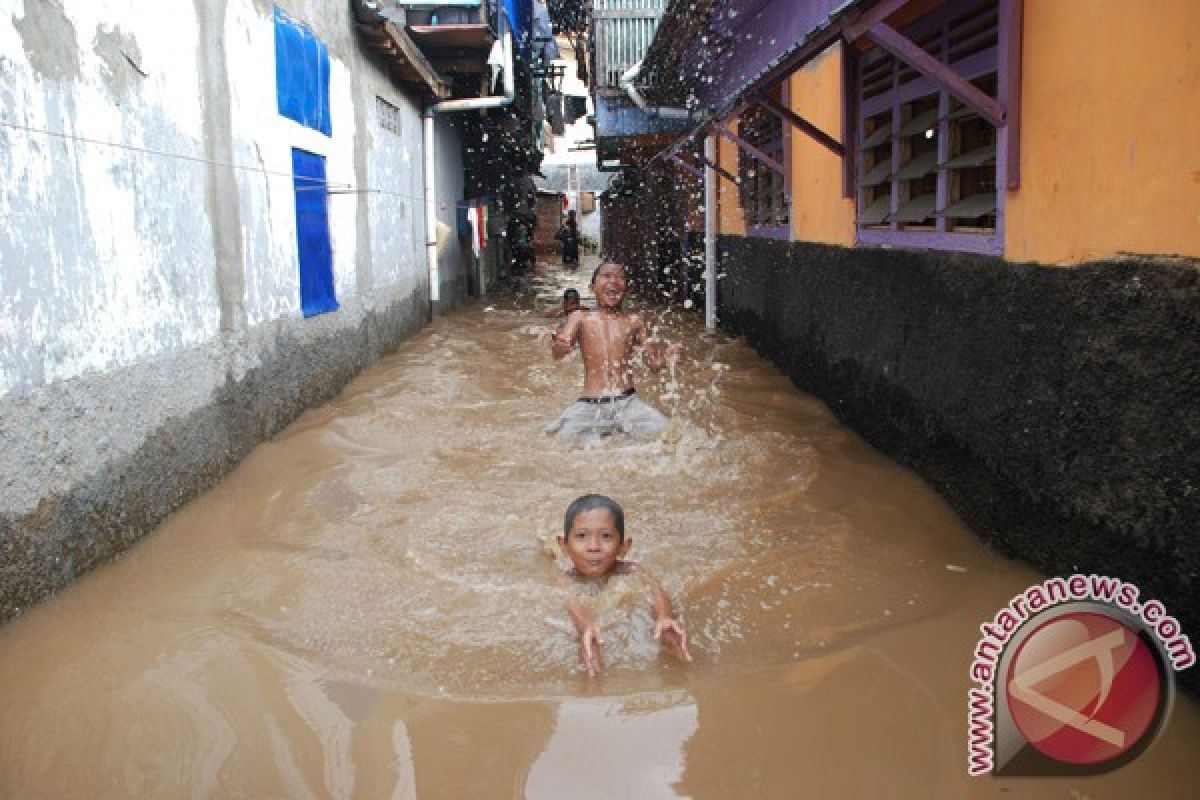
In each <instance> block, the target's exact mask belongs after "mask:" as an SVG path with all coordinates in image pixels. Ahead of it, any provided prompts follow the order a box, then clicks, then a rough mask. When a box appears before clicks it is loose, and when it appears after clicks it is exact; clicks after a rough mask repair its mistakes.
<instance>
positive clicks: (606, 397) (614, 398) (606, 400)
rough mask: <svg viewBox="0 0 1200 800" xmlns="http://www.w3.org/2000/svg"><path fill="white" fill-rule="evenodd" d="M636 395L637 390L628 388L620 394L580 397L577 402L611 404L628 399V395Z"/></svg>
mask: <svg viewBox="0 0 1200 800" xmlns="http://www.w3.org/2000/svg"><path fill="white" fill-rule="evenodd" d="M636 393H637V389H634V388H633V387H632V386H630V387H629V388H628V389H626V390H625V391H623V392H621V393H620V394H606V395H604V396H602V397H581V398H579V402H581V403H612V402H614V401H617V400H622V399H624V398H626V397H629V396H630V395H633V394H636Z"/></svg>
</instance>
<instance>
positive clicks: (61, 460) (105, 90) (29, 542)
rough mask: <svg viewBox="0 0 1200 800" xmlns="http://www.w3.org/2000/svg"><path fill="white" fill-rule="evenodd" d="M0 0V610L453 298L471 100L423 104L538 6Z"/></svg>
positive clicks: (200, 484)
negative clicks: (433, 109) (448, 109)
mask: <svg viewBox="0 0 1200 800" xmlns="http://www.w3.org/2000/svg"><path fill="white" fill-rule="evenodd" d="M2 5H3V6H4V9H3V11H4V13H3V14H0V98H2V106H3V109H4V110H3V112H2V114H3V116H2V118H0V170H2V171H3V173H4V175H5V180H4V183H3V187H2V188H0V290H2V291H0V619H3V618H7V617H10V616H12V615H14V614H16V613H19V612H20V610H21V609H23V608H25V607H27V606H28V605H30V604H31V603H33V602H35V601H36V600H37V599H38V598H40V597H42V596H44V595H45V594H47V593H48V592H51V591H53V590H55V589H56V588H58V587H60V586H62V585H64V584H65V583H67V582H68V581H70V580H71V579H73V578H74V577H75V576H76V575H78V574H79V573H81V572H83V571H85V570H86V569H88V568H89V567H91V566H92V565H94V564H96V563H98V562H100V561H102V560H104V559H105V558H108V557H110V556H111V555H113V554H115V553H118V552H120V551H121V550H122V549H124V548H125V547H127V546H128V545H129V544H131V543H132V542H133V541H135V540H137V539H138V538H139V537H141V536H142V535H144V534H145V533H147V532H148V531H150V530H151V529H153V527H154V526H155V525H156V524H157V523H158V522H159V521H160V520H161V519H162V518H163V517H164V516H165V515H166V514H168V513H170V512H171V511H172V510H174V509H175V508H177V507H179V506H180V505H181V504H182V503H184V502H185V501H186V500H187V499H189V498H190V497H193V496H195V495H196V494H197V493H199V492H201V491H203V490H204V489H206V488H208V487H209V486H211V485H212V484H213V483H214V482H216V481H217V480H218V479H219V478H220V476H221V475H223V474H224V473H225V472H226V471H228V470H229V469H230V468H232V466H233V465H234V464H236V463H237V462H238V461H239V460H240V459H241V458H242V457H243V456H244V455H246V454H247V453H248V452H249V450H250V449H251V448H252V447H253V446H254V445H255V444H257V443H258V442H259V441H262V440H263V439H265V438H267V437H269V436H271V435H272V434H274V433H275V432H276V431H278V430H279V429H280V428H282V427H283V426H284V425H285V424H286V423H288V422H289V421H290V420H292V419H293V418H294V417H295V416H296V415H297V414H299V413H300V412H301V411H302V410H304V409H305V408H307V407H310V406H312V405H314V404H317V403H320V402H323V401H325V400H327V399H329V398H330V397H332V396H333V395H334V394H335V393H336V392H337V391H338V389H340V388H341V386H342V385H344V383H345V382H346V381H347V380H349V379H350V378H351V377H352V376H353V375H354V374H356V373H357V372H358V371H359V370H361V369H362V368H363V367H364V366H366V365H367V364H369V363H371V362H372V361H374V360H376V359H378V358H379V357H380V356H381V355H382V354H383V353H386V352H388V351H390V350H391V349H393V348H394V347H395V346H396V345H397V344H398V343H399V341H400V340H401V339H402V338H403V337H404V336H406V335H407V334H409V333H410V332H413V331H415V330H417V329H418V328H419V327H420V326H422V325H423V324H424V323H426V322H427V321H428V320H429V319H430V317H431V315H432V313H433V312H434V310H435V307H447V306H452V305H454V304H456V303H458V302H460V301H461V300H462V299H463V298H464V297H465V296H466V292H467V286H468V277H469V272H468V270H469V269H470V268H471V259H470V256H469V244H467V243H465V242H464V241H463V240H462V239H460V237H459V236H457V234H456V220H455V213H456V206H457V204H458V203H459V202H461V201H462V200H463V199H464V198H465V197H466V196H467V190H466V187H465V183H466V178H467V176H466V175H465V174H464V158H463V156H464V153H463V145H462V142H463V138H464V134H463V131H464V126H463V125H462V123H461V117H462V116H464V115H458V117H455V116H454V115H451V114H448V113H446V114H439V115H437V116H436V118H434V119H432V120H430V121H429V123H428V124H429V127H428V129H427V131H428V132H429V134H430V135H429V138H428V139H425V138H424V136H423V134H424V133H425V131H423V120H422V114H423V110H424V109H425V108H427V107H428V106H429V104H430V103H431V102H433V101H441V100H451V101H453V100H455V99H456V98H457V97H461V96H462V95H461V94H460V93H459V91H458V90H459V88H460V87H461V86H462V85H463V84H467V85H469V86H471V87H473V88H472V89H471V91H473V92H475V93H478V92H479V87H480V86H481V85H482V82H481V80H480V79H479V77H480V75H482V74H483V73H484V72H487V71H489V70H490V69H492V67H493V65H492V64H489V63H487V59H488V57H489V45H491V44H492V43H493V42H495V41H497V40H498V39H499V37H498V36H497V35H496V30H498V26H499V25H500V24H501V23H500V22H499V19H500V18H499V16H497V15H498V14H499V13H500V12H503V13H504V14H506V15H508V14H511V15H512V16H513V17H518V16H520V15H521V13H522V11H523V12H524V16H525V17H526V18H527V17H528V16H529V13H528V12H529V9H530V7H531V4H530V2H529V1H528V0H525V1H524V2H522V1H521V0H507V2H505V3H504V8H503V9H497V8H496V7H495V6H493V5H492V4H490V3H481V2H480V0H474V2H456V3H445V4H441V5H455V6H457V7H459V8H457V9H456V10H455V13H468V14H473V15H474V17H473V18H472V19H474V20H475V24H473V25H466V24H463V25H455V26H454V27H453V29H452V30H450V29H441V28H438V27H437V24H436V23H437V20H435V19H432V18H431V17H430V12H429V11H428V9H425V10H424V11H423V12H421V7H422V4H420V3H409V4H396V3H391V4H384V3H376V2H366V1H365V0H364V2H361V3H354V2H351V3H345V2H343V3H331V2H314V1H313V0H281V2H279V3H277V4H271V3H262V2H257V1H256V0H220V2H204V3H191V2H184V1H183V0H170V1H168V2H156V3H143V2H134V1H133V0H117V1H116V2H110V3H104V4H96V3H91V2H85V1H84V0H63V2H45V1H44V0H24V1H23V2H22V0H10V1H9V2H6V3H4V4H2ZM424 5H425V6H428V4H424ZM385 6H387V8H385ZM414 10H415V11H417V12H421V13H424V14H425V16H423V17H420V16H417V17H413V18H409V19H408V22H407V23H406V22H405V20H404V18H403V16H402V14H403V12H405V11H414ZM376 11H379V18H378V19H377V20H376V19H374V18H372V19H367V17H366V15H367V14H368V12H369V13H370V14H375V13H376ZM394 12H401V16H399V17H397V16H395V14H394ZM384 14H391V15H392V16H390V17H387V18H385V16H384ZM442 16H443V17H446V20H445V21H448V22H456V23H457V22H462V20H459V19H458V18H457V17H454V18H451V17H452V15H450V14H449V13H448V12H443V13H442ZM364 21H366V22H370V23H372V24H371V25H365V24H364ZM375 23H378V24H377V25H376V24H375ZM387 26H390V27H387ZM503 26H504V30H506V31H507V30H513V31H518V32H521V31H524V32H525V36H524V38H523V39H521V40H520V41H519V47H523V48H525V50H526V51H528V50H529V48H530V47H531V44H530V42H529V37H528V33H527V31H528V19H526V20H525V24H524V27H520V26H518V25H516V24H510V23H508V22H505V23H503ZM384 27H387V30H388V31H390V32H391V34H394V35H395V39H394V41H393V42H392V43H391V44H389V43H388V42H387V41H383V38H384V37H381V36H380V35H379V34H378V31H379V30H382V29H383V28H384ZM446 30H450V34H451V35H450V37H449V39H448V38H447V34H446ZM422 37H424V38H422ZM418 40H420V41H419V42H418V46H416V47H414V48H411V49H405V48H408V46H409V45H411V44H412V43H413V42H414V41H418ZM395 41H399V42H400V43H401V44H402V45H403V47H400V46H395V47H394V46H393V44H394V43H395ZM404 42H407V43H408V44H404ZM422 42H423V43H424V44H422ZM420 47H426V50H427V51H428V52H430V53H433V54H434V57H433V60H432V61H431V60H430V59H429V58H427V57H426V56H425V55H424V54H423V52H422V51H421V50H420ZM400 58H405V59H408V60H409V62H410V63H409V66H411V65H412V64H416V63H418V62H420V63H421V64H422V65H423V66H422V69H423V70H424V71H421V72H420V73H419V74H418V71H417V70H415V68H414V69H413V70H411V71H405V70H401V69H400V68H399V66H400V65H398V63H397V59H400ZM438 58H444V59H445V62H442V61H439V60H438ZM517 58H521V56H520V55H518V56H517ZM492 60H493V61H495V64H494V66H495V67H502V66H503V60H502V59H499V60H498V59H494V58H493V59H492ZM443 63H449V64H452V65H453V67H454V69H455V70H456V71H455V73H454V75H453V76H452V77H451V78H446V79H443V78H442V77H441V76H440V75H439V74H437V72H436V70H437V69H439V68H440V67H441V65H442V64H443ZM430 64H432V65H433V70H434V71H433V72H430V71H429V70H425V69H424V68H425V67H429V66H430ZM510 66H511V64H510ZM522 69H526V67H524V66H523V67H522ZM410 78H411V80H410ZM514 94H515V92H514ZM485 116H486V115H485V114H484V113H482V112H480V113H476V114H475V115H474V117H475V118H477V119H481V118H483V117H485ZM479 124H482V123H478V122H477V123H476V126H478V125H479ZM529 138H532V134H530V137H529ZM518 144H519V143H515V140H513V141H510V145H511V146H513V147H516V146H518ZM427 145H432V146H433V147H435V148H436V150H437V154H438V156H437V164H438V169H437V172H436V177H435V179H434V181H432V182H431V183H430V186H429V188H430V192H429V193H426V191H425V189H426V174H427V171H426V170H424V169H423V165H422V156H423V153H424V152H425V149H426V146H427ZM479 157H481V158H482V157H483V156H479ZM515 177H519V175H518V176H515ZM426 209H432V212H431V213H430V214H428V217H429V218H428V219H427V211H426ZM427 222H428V223H429V224H427ZM431 275H436V276H437V278H436V279H437V281H438V286H437V287H431V284H430V281H431ZM434 288H436V290H437V291H433V290H432V289H434ZM436 297H440V300H439V301H438V302H437V304H436V306H435V304H434V303H432V302H431V299H432V298H436Z"/></svg>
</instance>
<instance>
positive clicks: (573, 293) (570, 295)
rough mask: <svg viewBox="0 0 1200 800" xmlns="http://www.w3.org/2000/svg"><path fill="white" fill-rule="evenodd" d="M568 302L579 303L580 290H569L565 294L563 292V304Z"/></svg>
mask: <svg viewBox="0 0 1200 800" xmlns="http://www.w3.org/2000/svg"><path fill="white" fill-rule="evenodd" d="M568 300H574V301H575V302H576V303H578V302H579V290H578V289H567V290H566V291H565V292H563V302H564V303H565V302H567V301H568Z"/></svg>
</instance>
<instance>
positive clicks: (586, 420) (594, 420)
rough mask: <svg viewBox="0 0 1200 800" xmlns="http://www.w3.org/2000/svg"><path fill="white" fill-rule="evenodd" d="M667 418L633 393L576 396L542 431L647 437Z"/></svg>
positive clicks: (661, 428)
mask: <svg viewBox="0 0 1200 800" xmlns="http://www.w3.org/2000/svg"><path fill="white" fill-rule="evenodd" d="M668 424H669V423H668V421H667V418H666V417H664V416H663V415H662V414H661V413H659V412H658V411H656V410H655V409H654V408H651V407H650V406H649V405H647V404H646V403H643V402H642V400H641V398H640V397H638V396H637V395H636V394H629V395H626V396H624V397H611V398H609V397H605V398H602V399H600V400H599V401H596V400H591V401H588V400H584V399H582V398H581V399H579V400H577V401H575V402H574V403H572V404H571V405H569V406H567V408H566V410H565V411H563V413H562V414H561V415H559V417H558V419H556V420H554V422H552V423H550V424H549V425H547V426H546V433H556V434H558V435H559V437H561V438H563V439H576V438H579V437H584V436H611V435H613V434H614V433H624V434H628V435H630V436H633V437H636V438H638V439H649V438H653V437H655V436H658V435H660V434H661V433H662V432H663V431H665V430H666V429H667V425H668Z"/></svg>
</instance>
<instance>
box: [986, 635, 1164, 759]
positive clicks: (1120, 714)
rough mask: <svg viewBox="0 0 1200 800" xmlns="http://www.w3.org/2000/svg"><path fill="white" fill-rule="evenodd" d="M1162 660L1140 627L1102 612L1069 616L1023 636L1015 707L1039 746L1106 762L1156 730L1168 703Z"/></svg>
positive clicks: (1014, 675)
mask: <svg viewBox="0 0 1200 800" xmlns="http://www.w3.org/2000/svg"><path fill="white" fill-rule="evenodd" d="M1160 669H1161V667H1160V664H1159V662H1158V660H1157V659H1156V658H1155V656H1154V653H1152V652H1151V650H1150V647H1149V646H1148V645H1147V644H1146V642H1145V641H1144V640H1143V639H1142V637H1141V636H1139V635H1138V633H1137V632H1136V631H1134V630H1133V629H1131V628H1130V627H1128V626H1127V625H1125V624H1124V623H1123V622H1121V621H1119V620H1117V619H1114V618H1113V617H1110V616H1107V615H1105V614H1101V613H1094V612H1087V611H1078V612H1070V613H1066V614H1062V615H1061V616H1057V617H1055V618H1053V619H1051V620H1049V621H1047V622H1045V623H1044V624H1042V625H1040V626H1039V627H1037V628H1036V629H1035V630H1034V631H1033V632H1032V633H1030V634H1029V636H1027V637H1026V638H1025V639H1024V641H1022V642H1021V644H1020V647H1019V648H1018V650H1017V652H1016V654H1015V655H1014V657H1013V659H1012V661H1011V662H1010V664H1009V669H1008V675H1007V676H1006V683H1005V690H1006V692H1007V694H1008V705H1009V711H1010V714H1011V716H1012V720H1013V722H1014V723H1015V724H1016V726H1017V728H1018V729H1019V730H1020V732H1021V735H1022V736H1024V737H1025V740H1026V741H1027V742H1029V744H1031V745H1032V746H1033V747H1035V748H1037V750H1039V751H1040V752H1042V753H1043V754H1045V755H1046V756H1048V757H1049V758H1052V759H1054V760H1055V761H1059V762H1064V763H1067V764H1099V763H1102V762H1105V761H1109V760H1112V759H1114V758H1118V757H1120V756H1121V755H1123V754H1125V753H1128V752H1129V751H1130V750H1132V749H1133V748H1135V747H1137V746H1138V745H1139V744H1141V743H1142V742H1143V740H1144V739H1145V738H1146V737H1147V736H1152V735H1153V734H1154V732H1155V731H1154V730H1152V726H1153V725H1154V722H1155V720H1156V719H1158V718H1159V714H1158V711H1159V706H1160V704H1161V703H1162V702H1163V701H1164V687H1163V681H1162V674H1161V672H1160Z"/></svg>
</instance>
